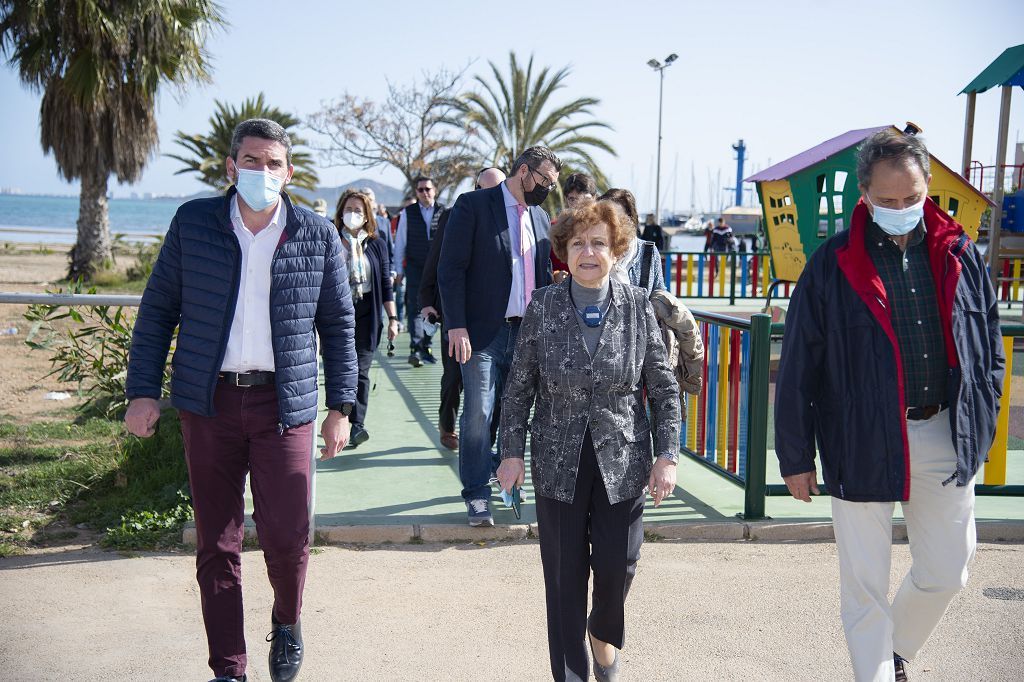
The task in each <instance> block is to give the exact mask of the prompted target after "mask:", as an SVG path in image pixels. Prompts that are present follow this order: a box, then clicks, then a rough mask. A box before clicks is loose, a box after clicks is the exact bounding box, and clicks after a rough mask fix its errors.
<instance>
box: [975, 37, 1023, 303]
mask: <svg viewBox="0 0 1024 682" xmlns="http://www.w3.org/2000/svg"><path fill="white" fill-rule="evenodd" d="M1015 85H1017V86H1020V87H1021V88H1024V45H1017V46H1015V47H1010V48H1007V49H1006V50H1004V51H1003V53H1002V54H1000V55H999V56H998V57H996V59H995V61H993V62H992V63H991V64H989V65H988V66H987V67H985V69H984V70H983V71H982V72H981V73H980V74H978V75H977V76H976V77H975V78H974V80H972V81H971V82H970V83H968V84H967V86H966V87H965V88H964V89H963V90H961V91H960V94H961V95H967V112H966V114H965V116H964V119H965V120H964V154H963V162H962V164H961V168H962V172H963V176H964V177H965V178H968V179H971V178H973V177H975V174H977V183H978V187H979V188H982V187H983V185H984V181H985V179H984V169H985V167H984V166H983V165H982V164H981V163H980V162H978V161H975V160H973V159H971V150H972V148H973V146H974V111H975V104H976V101H977V96H978V93H981V92H985V91H986V90H989V89H991V88H996V87H998V88H1000V93H1001V99H1000V104H999V128H998V132H997V137H996V159H995V164H994V168H993V169H992V170H993V181H992V190H991V192H992V201H993V206H992V219H991V222H990V224H989V246H988V265H989V271H990V272H991V275H992V283H993V285H995V287H996V288H997V289H999V288H1000V286H1002V288H1003V292H1002V293H1003V294H1004V296H1003V298H1005V297H1006V292H1007V290H1008V289H1010V288H1011V287H1012V293H1013V297H1014V299H1013V300H1016V296H1017V294H1018V291H1019V289H1020V284H1021V281H1022V280H1021V262H1022V258H1024V237H1021V236H1010V237H1008V238H1004V233H1003V228H1004V224H1003V223H1004V221H1003V218H1004V210H1006V208H1009V205H1008V206H1007V207H1004V206H1003V197H1004V194H1005V192H1006V185H1007V181H1008V180H1009V181H1010V182H1011V183H1014V182H1015V186H1016V189H1017V190H1018V194H1017V196H1016V197H1015V199H1014V201H1013V202H1012V205H1013V208H1014V210H1015V211H1016V210H1017V208H1018V207H1019V206H1021V205H1022V202H1024V197H1022V196H1021V194H1020V188H1021V179H1022V176H1024V164H1021V165H1019V166H1009V165H1007V164H1006V151H1007V141H1008V138H1009V130H1010V102H1011V99H1012V97H1013V86H1015ZM1012 190H1013V185H1011V191H1012ZM1013 217H1014V219H1015V221H1014V222H1016V218H1017V215H1014V216H1013ZM1014 227H1015V229H1016V226H1014Z"/></svg>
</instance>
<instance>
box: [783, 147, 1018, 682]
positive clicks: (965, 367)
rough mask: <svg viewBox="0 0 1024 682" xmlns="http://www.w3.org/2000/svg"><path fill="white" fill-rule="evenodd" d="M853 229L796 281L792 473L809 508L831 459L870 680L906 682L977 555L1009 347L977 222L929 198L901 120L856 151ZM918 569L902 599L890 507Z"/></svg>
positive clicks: (851, 635) (786, 453)
mask: <svg viewBox="0 0 1024 682" xmlns="http://www.w3.org/2000/svg"><path fill="white" fill-rule="evenodd" d="M857 179H858V182H859V186H860V190H861V193H862V199H861V201H860V202H858V204H857V206H856V207H855V208H854V211H853V217H852V220H851V222H850V229H849V230H847V231H845V232H841V233H839V234H837V235H835V236H834V237H832V238H830V239H829V240H828V241H826V242H825V243H824V244H822V245H821V247H819V248H818V250H817V251H815V253H814V255H813V256H812V257H811V258H810V260H809V261H808V263H807V266H806V268H805V269H804V272H803V275H802V276H801V278H800V281H799V282H798V283H797V287H796V290H795V292H794V295H793V298H792V301H791V303H790V308H789V311H788V316H787V320H786V332H785V335H784V337H783V345H782V358H781V362H780V364H779V374H778V381H777V384H776V394H775V395H776V406H775V434H776V443H775V446H776V452H777V454H778V457H779V468H780V470H781V472H782V476H783V478H784V480H785V481H786V485H787V486H788V487H789V490H790V492H791V493H792V494H793V496H794V497H796V498H797V499H801V500H804V501H807V502H809V501H810V493H811V492H818V489H817V485H816V480H817V479H816V471H815V462H814V460H815V451H816V449H817V453H818V454H820V456H821V463H822V469H823V474H824V480H825V483H826V484H827V485H828V492H829V494H831V495H832V519H833V526H834V529H835V536H836V546H837V550H838V554H839V565H840V599H841V604H840V613H841V616H842V621H843V627H844V630H845V632H846V640H847V645H848V648H849V651H850V657H851V659H852V662H853V671H854V676H855V678H856V679H857V680H902V679H906V674H907V670H908V668H909V663H908V661H909V659H912V658H913V657H914V656H915V655H916V654H917V652H918V651H919V650H920V648H921V647H922V646H923V645H924V643H925V641H926V640H927V638H928V636H929V635H930V634H931V632H932V630H934V628H935V626H936V625H937V624H938V622H939V620H940V618H941V617H942V615H943V613H944V612H945V610H946V606H947V605H948V604H949V602H950V600H951V599H952V598H953V596H954V595H955V594H956V593H957V592H958V591H959V590H960V589H961V588H962V587H963V586H964V585H965V584H966V581H967V566H968V564H969V563H970V561H971V559H972V558H973V556H974V551H975V545H976V535H975V526H974V478H975V474H976V473H977V471H978V468H979V467H980V466H981V463H982V462H983V461H984V459H985V456H986V453H987V452H988V450H989V447H990V446H991V444H992V440H993V436H994V434H995V430H996V417H997V413H998V409H999V398H1000V395H1001V393H1002V382H1003V369H1004V364H1005V360H1004V356H1003V346H1002V338H1001V334H1000V329H999V315H998V309H997V301H996V296H995V291H994V290H993V288H992V284H991V282H990V280H989V276H988V272H987V271H986V268H985V263H984V261H983V259H982V256H981V254H980V253H979V251H978V249H977V248H976V247H975V245H974V243H973V242H971V240H970V239H969V238H968V237H967V235H966V234H964V231H963V228H962V227H961V226H960V225H959V224H957V223H956V222H955V221H954V220H952V219H951V218H950V217H949V216H948V215H947V214H946V213H944V212H943V211H942V209H941V208H939V206H937V205H936V204H935V203H934V202H933V201H932V200H931V199H929V198H928V184H929V182H930V181H931V175H930V173H929V156H928V151H927V149H926V148H925V146H924V144H923V143H922V142H921V140H919V139H917V138H915V137H913V136H911V135H905V134H903V133H900V132H898V131H896V130H895V129H886V130H883V131H881V132H879V133H876V134H874V135H873V136H871V137H870V138H868V139H867V140H866V141H865V142H864V144H863V145H862V146H861V148H860V149H859V150H858V157H857ZM896 501H899V502H900V503H901V505H902V509H903V515H904V518H905V519H906V525H907V534H908V536H909V539H910V552H911V556H912V558H913V565H912V567H911V569H910V573H909V574H908V575H907V576H906V578H905V579H904V580H903V583H902V586H901V587H900V589H899V591H898V592H897V594H896V597H895V599H894V600H893V602H892V603H891V604H890V603H889V600H888V591H889V567H890V555H891V543H892V514H893V510H894V505H895V502H896Z"/></svg>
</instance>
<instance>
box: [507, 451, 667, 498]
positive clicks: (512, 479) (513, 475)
mask: <svg viewBox="0 0 1024 682" xmlns="http://www.w3.org/2000/svg"><path fill="white" fill-rule="evenodd" d="M674 477H675V474H674V473H673V478H674ZM525 480H526V461H525V460H523V459H520V458H519V457H509V458H508V459H503V460H501V464H499V465H498V484H499V485H501V489H502V490H504V491H505V492H507V493H510V492H512V486H516V487H518V488H522V487H523V481H525Z"/></svg>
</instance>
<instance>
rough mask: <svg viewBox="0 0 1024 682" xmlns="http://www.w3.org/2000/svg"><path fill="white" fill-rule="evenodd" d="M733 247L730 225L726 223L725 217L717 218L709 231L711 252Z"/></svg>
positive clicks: (727, 250)
mask: <svg viewBox="0 0 1024 682" xmlns="http://www.w3.org/2000/svg"><path fill="white" fill-rule="evenodd" d="M734 248H735V243H734V241H733V236H732V227H730V226H729V225H728V224H726V222H725V218H719V219H718V224H717V225H715V227H714V229H713V230H712V231H711V252H712V253H726V252H729V251H732V250H733V249H734Z"/></svg>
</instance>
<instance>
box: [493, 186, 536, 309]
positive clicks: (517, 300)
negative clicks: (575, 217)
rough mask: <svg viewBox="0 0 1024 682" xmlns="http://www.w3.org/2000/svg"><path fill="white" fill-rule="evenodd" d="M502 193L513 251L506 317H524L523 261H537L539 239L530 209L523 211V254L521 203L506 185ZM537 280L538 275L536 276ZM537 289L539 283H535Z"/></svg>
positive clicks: (526, 208)
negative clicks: (535, 232)
mask: <svg viewBox="0 0 1024 682" xmlns="http://www.w3.org/2000/svg"><path fill="white" fill-rule="evenodd" d="M501 193H502V196H504V197H505V217H506V218H507V219H508V236H509V245H510V246H511V251H512V289H511V290H510V291H509V293H508V305H507V306H506V307H505V317H522V316H523V315H525V314H526V287H525V286H524V283H525V280H526V276H525V270H524V269H523V259H524V258H533V259H534V260H535V261H536V252H537V239H536V237H535V236H534V234H533V220H532V219H531V218H530V208H529V207H528V206H527V207H525V209H524V210H523V223H524V224H525V225H526V244H525V246H526V249H525V254H521V253H520V251H522V250H523V249H522V247H521V246H520V239H521V235H522V232H523V231H522V230H521V229H520V227H519V209H518V208H516V207H517V206H518V205H519V202H518V201H517V200H516V198H515V197H514V196H512V193H511V192H509V191H508V187H506V186H505V183H504V182H503V183H501ZM534 278H536V274H534ZM533 284H534V286H535V287H536V285H537V283H536V282H534V283H533Z"/></svg>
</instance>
